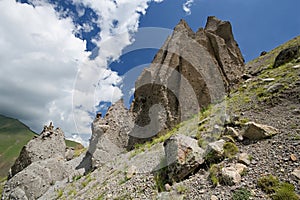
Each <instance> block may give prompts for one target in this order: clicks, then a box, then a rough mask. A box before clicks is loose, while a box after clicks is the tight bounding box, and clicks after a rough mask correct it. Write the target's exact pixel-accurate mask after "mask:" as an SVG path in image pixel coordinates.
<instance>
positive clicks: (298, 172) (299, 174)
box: [292, 168, 300, 179]
mask: <svg viewBox="0 0 300 200" xmlns="http://www.w3.org/2000/svg"><path fill="white" fill-rule="evenodd" d="M292 175H294V176H295V177H296V178H297V179H300V168H297V169H294V171H293V172H292Z"/></svg>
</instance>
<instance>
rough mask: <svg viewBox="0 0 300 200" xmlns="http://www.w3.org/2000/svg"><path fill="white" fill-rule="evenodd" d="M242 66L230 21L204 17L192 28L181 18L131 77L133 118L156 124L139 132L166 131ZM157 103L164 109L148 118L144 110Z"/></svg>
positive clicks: (211, 98)
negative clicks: (201, 24)
mask: <svg viewBox="0 0 300 200" xmlns="http://www.w3.org/2000/svg"><path fill="white" fill-rule="evenodd" d="M180 41H184V42H180ZM243 71H244V61H243V57H242V54H241V52H240V49H239V48H238V45H237V43H236V41H235V40H234V38H233V35H232V28H231V25H230V23H229V22H224V21H221V20H219V19H217V18H215V17H209V18H208V20H207V24H206V27H205V28H204V29H203V28H201V29H199V30H198V31H197V32H196V33H194V32H193V31H192V30H191V29H190V28H189V27H188V25H187V23H186V22H185V21H184V20H181V22H180V23H179V24H178V25H177V26H176V27H175V29H174V32H173V34H172V35H171V36H169V38H168V39H167V40H166V42H165V43H164V45H163V47H162V48H161V49H160V50H159V51H158V53H157V54H156V56H155V58H154V60H153V62H152V64H151V65H150V67H149V68H146V69H145V70H144V71H143V72H142V74H141V76H140V77H139V78H138V80H137V81H136V86H135V94H134V96H135V99H134V101H133V103H132V106H131V111H132V112H133V113H134V116H135V124H136V125H137V126H140V127H145V126H147V125H149V124H155V123H156V126H158V127H159V128H157V129H149V131H147V129H145V131H144V132H143V133H144V134H145V135H146V136H148V135H150V137H148V138H149V139H151V138H152V136H154V135H151V134H153V133H155V132H156V133H155V134H157V133H165V132H166V131H167V130H168V129H170V128H172V127H174V125H176V124H178V123H179V122H181V121H184V120H186V119H188V118H190V117H191V116H193V115H194V114H196V113H198V112H199V111H200V109H201V108H202V107H205V106H207V105H209V104H210V103H212V102H217V101H219V100H220V99H222V98H223V97H224V96H225V95H226V93H227V91H228V90H229V88H230V86H231V85H233V84H234V83H236V82H238V81H239V79H240V78H241V76H242V74H243ZM187 97H188V98H187ZM158 104H159V105H161V106H162V107H163V109H158V110H156V113H155V115H154V116H157V117H156V118H153V119H151V118H150V117H149V110H150V109H151V108H152V107H153V106H155V105H158ZM153 121H155V123H154V122H153ZM154 126H155V125H154ZM153 130H155V131H153Z"/></svg>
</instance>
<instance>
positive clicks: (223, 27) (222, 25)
mask: <svg viewBox="0 0 300 200" xmlns="http://www.w3.org/2000/svg"><path fill="white" fill-rule="evenodd" d="M205 30H206V31H209V32H212V33H214V34H216V35H218V36H220V37H221V38H223V39H224V40H225V41H226V42H228V41H233V40H234V39H233V33H232V27H231V24H230V22H229V21H222V20H220V19H218V18H216V17H215V16H209V17H208V18H207V23H206V26H205Z"/></svg>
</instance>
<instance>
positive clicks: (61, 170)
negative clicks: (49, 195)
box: [2, 158, 75, 199]
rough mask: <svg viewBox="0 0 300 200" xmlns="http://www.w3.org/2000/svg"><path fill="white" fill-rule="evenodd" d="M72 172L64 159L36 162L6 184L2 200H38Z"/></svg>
mask: <svg viewBox="0 0 300 200" xmlns="http://www.w3.org/2000/svg"><path fill="white" fill-rule="evenodd" d="M72 171H75V170H74V169H72V168H71V167H70V166H68V165H67V164H66V162H65V161H64V160H63V159H59V158H50V159H47V160H42V161H36V162H34V163H32V164H31V165H29V166H28V167H27V168H25V169H23V170H22V171H20V172H19V173H17V174H16V175H15V176H13V177H12V178H11V179H9V180H8V181H7V182H6V184H5V186H4V190H3V194H2V199H37V198H39V197H40V196H42V195H43V194H44V193H45V192H46V191H47V190H48V189H49V187H50V186H51V185H53V184H54V183H55V182H56V181H60V180H63V179H64V178H67V177H68V176H69V174H72Z"/></svg>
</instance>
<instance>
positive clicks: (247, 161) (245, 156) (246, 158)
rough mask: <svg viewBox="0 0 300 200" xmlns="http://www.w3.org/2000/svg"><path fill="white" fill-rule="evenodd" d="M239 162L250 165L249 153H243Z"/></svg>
mask: <svg viewBox="0 0 300 200" xmlns="http://www.w3.org/2000/svg"><path fill="white" fill-rule="evenodd" d="M238 162H240V163H243V164H245V165H250V163H251V162H250V159H249V155H248V154H247V153H241V154H240V155H239V157H238Z"/></svg>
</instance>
